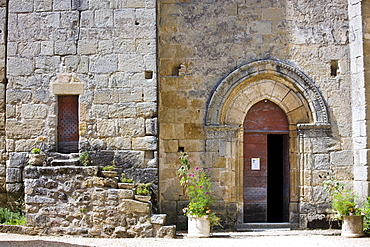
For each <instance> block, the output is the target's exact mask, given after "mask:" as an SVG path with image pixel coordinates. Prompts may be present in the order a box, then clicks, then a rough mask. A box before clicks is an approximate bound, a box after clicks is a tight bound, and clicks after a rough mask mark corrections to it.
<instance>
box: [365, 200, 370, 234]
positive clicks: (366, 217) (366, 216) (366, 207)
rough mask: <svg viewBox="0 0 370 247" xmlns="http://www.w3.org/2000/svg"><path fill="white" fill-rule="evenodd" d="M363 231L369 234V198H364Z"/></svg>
mask: <svg viewBox="0 0 370 247" xmlns="http://www.w3.org/2000/svg"><path fill="white" fill-rule="evenodd" d="M364 215H365V217H364V231H365V232H367V233H370V196H369V197H367V198H366V204H365V205H364Z"/></svg>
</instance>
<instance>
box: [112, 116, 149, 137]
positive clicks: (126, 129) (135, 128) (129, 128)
mask: <svg viewBox="0 0 370 247" xmlns="http://www.w3.org/2000/svg"><path fill="white" fill-rule="evenodd" d="M118 127H119V132H118V133H119V134H120V136H130V137H137V136H144V135H145V120H144V119H143V118H125V119H121V120H119V124H118Z"/></svg>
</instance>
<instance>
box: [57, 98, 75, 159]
mask: <svg viewBox="0 0 370 247" xmlns="http://www.w3.org/2000/svg"><path fill="white" fill-rule="evenodd" d="M78 140H79V133H78V95H68V96H58V152H60V153H76V152H78Z"/></svg>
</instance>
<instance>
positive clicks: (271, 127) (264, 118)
mask: <svg viewBox="0 0 370 247" xmlns="http://www.w3.org/2000/svg"><path fill="white" fill-rule="evenodd" d="M288 133H289V125H288V120H287V118H286V115H285V113H284V112H283V111H282V110H281V109H280V108H279V107H278V106H277V105H276V104H274V103H272V102H270V101H267V100H265V101H261V102H259V103H257V104H255V105H254V106H253V107H252V108H251V109H250V110H249V112H248V114H247V116H246V118H245V121H244V222H278V221H280V222H282V221H286V220H287V219H286V217H285V215H288V213H287V210H288V211H289V163H288V160H289V159H288V139H289V138H288ZM287 192H288V193H287Z"/></svg>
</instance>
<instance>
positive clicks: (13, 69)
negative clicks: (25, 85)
mask: <svg viewBox="0 0 370 247" xmlns="http://www.w3.org/2000/svg"><path fill="white" fill-rule="evenodd" d="M8 66H9V67H8V69H7V73H8V75H10V76H27V75H31V73H32V72H33V71H34V69H35V66H34V63H33V60H32V59H28V58H18V57H9V58H8Z"/></svg>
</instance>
